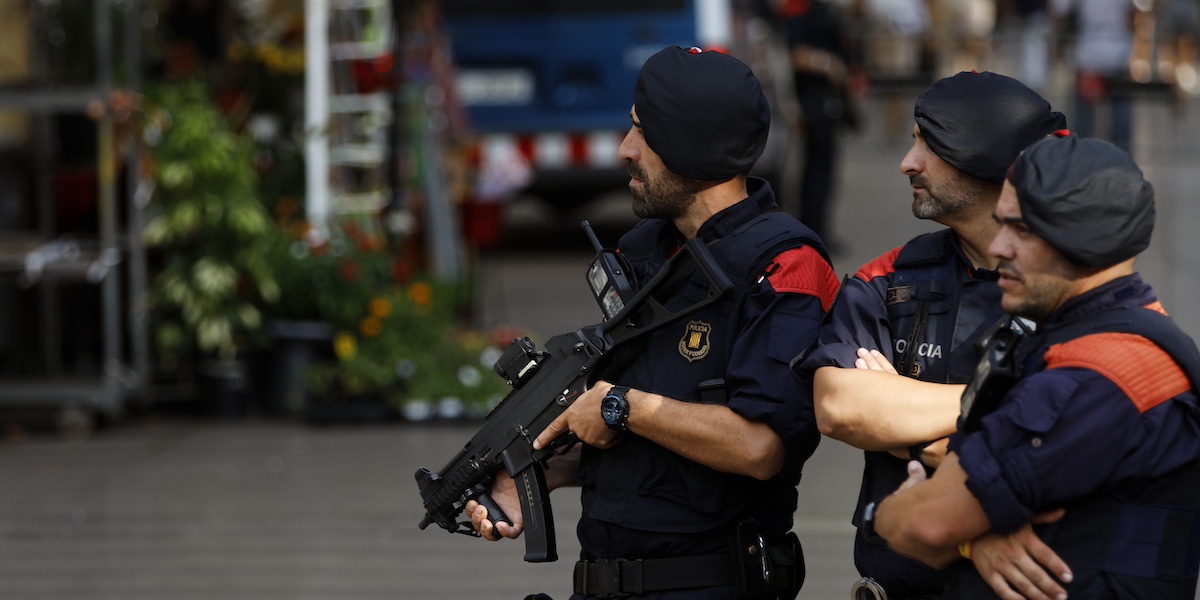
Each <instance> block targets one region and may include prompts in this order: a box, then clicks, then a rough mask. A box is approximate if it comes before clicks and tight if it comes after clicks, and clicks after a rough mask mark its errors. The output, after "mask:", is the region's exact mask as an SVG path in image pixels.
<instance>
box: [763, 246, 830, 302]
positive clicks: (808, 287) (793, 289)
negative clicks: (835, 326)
mask: <svg viewBox="0 0 1200 600" xmlns="http://www.w3.org/2000/svg"><path fill="white" fill-rule="evenodd" d="M775 263H776V264H778V265H779V269H778V270H777V271H775V272H774V273H771V274H770V275H769V276H768V278H769V280H770V282H771V287H772V288H773V289H774V290H775V291H776V292H790V293H794V294H807V295H809V296H815V297H817V298H818V299H820V300H821V310H824V311H826V312H828V311H829V307H830V306H831V305H832V304H833V299H834V297H836V296H837V292H838V287H839V283H838V278H837V275H836V274H835V273H834V272H833V268H832V267H830V266H829V263H827V262H825V259H824V258H821V255H820V254H819V253H817V251H816V250H813V249H812V248H811V247H809V246H801V247H799V248H793V249H791V250H788V251H786V252H784V253H783V254H780V255H779V256H776V257H775Z"/></svg>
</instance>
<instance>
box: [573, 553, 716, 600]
mask: <svg viewBox="0 0 1200 600" xmlns="http://www.w3.org/2000/svg"><path fill="white" fill-rule="evenodd" d="M729 562H730V561H729V555H728V554H707V555H703V556H681V557H678V558H650V559H638V560H624V559H600V560H581V561H579V562H577V563H575V593H576V594H586V595H588V596H596V597H599V598H617V597H619V596H620V595H622V594H641V593H643V592H659V591H663V590H679V589H690V588H703V587H717V586H725V585H733V574H732V573H731V572H730V566H729Z"/></svg>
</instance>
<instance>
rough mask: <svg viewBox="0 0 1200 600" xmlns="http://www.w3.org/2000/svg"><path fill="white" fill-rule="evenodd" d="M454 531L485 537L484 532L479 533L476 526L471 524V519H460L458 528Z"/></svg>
mask: <svg viewBox="0 0 1200 600" xmlns="http://www.w3.org/2000/svg"><path fill="white" fill-rule="evenodd" d="M454 533H461V534H463V535H469V536H471V537H483V534H481V533H479V532H478V531H475V528H474V527H472V526H471V522H470V521H459V522H458V529H455V530H454Z"/></svg>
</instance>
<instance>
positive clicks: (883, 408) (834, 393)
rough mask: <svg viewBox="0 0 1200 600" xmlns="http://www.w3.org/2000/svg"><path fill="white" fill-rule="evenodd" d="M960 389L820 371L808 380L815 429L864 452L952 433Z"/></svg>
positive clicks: (858, 373)
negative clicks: (816, 426)
mask: <svg viewBox="0 0 1200 600" xmlns="http://www.w3.org/2000/svg"><path fill="white" fill-rule="evenodd" d="M965 388H966V386H965V385H959V384H943V383H931V382H927V381H919V380H916V379H912V378H909V377H902V376H900V375H892V374H889V373H881V372H878V371H870V370H865V369H843V368H840V367H821V368H820V369H817V371H816V373H815V375H814V377H813V399H814V407H815V411H816V417H817V425H818V427H820V429H821V433H822V434H824V435H826V436H829V437H832V438H834V439H837V440H841V441H843V442H846V443H847V444H850V445H852V446H854V447H856V448H861V449H863V450H873V451H886V450H892V449H897V448H905V447H907V446H911V445H914V444H920V443H924V442H928V441H930V440H936V439H940V438H943V437H946V436H948V435H950V434H951V433H954V431H955V429H956V427H957V421H958V414H959V406H960V405H959V402H960V398H961V396H962V392H963V390H964V389H965Z"/></svg>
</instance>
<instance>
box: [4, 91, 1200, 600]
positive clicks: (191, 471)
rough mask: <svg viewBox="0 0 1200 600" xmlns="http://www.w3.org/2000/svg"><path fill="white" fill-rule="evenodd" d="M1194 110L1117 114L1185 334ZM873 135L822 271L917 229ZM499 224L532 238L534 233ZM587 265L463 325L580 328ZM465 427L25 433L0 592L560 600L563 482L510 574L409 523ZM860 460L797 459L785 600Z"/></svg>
mask: <svg viewBox="0 0 1200 600" xmlns="http://www.w3.org/2000/svg"><path fill="white" fill-rule="evenodd" d="M1198 108H1200V107H1198V106H1197V105H1196V104H1195V103H1193V104H1191V105H1189V106H1187V110H1186V111H1185V112H1183V113H1175V112H1172V111H1171V110H1170V109H1169V108H1168V107H1167V106H1166V105H1165V104H1163V103H1157V102H1156V103H1150V102H1144V103H1140V104H1139V105H1138V106H1137V109H1136V113H1135V115H1136V123H1137V124H1138V129H1137V138H1136V140H1135V141H1136V147H1135V156H1136V157H1137V158H1138V159H1139V160H1140V162H1141V164H1142V165H1143V167H1144V168H1145V170H1146V172H1147V175H1148V177H1149V179H1150V180H1151V181H1152V182H1153V183H1154V184H1155V187H1156V189H1157V190H1158V198H1159V224H1158V231H1157V233H1156V235H1155V238H1154V242H1153V244H1152V246H1151V249H1150V251H1148V252H1147V253H1146V255H1145V257H1144V259H1143V260H1142V261H1141V262H1140V264H1139V266H1140V268H1141V269H1142V271H1143V272H1144V273H1145V275H1146V276H1147V279H1148V280H1149V281H1150V282H1151V283H1152V284H1153V285H1155V286H1156V287H1157V288H1158V289H1159V291H1160V292H1161V294H1162V296H1163V301H1164V304H1165V305H1166V306H1167V308H1168V310H1170V311H1172V312H1173V313H1174V314H1175V316H1176V318H1177V319H1178V320H1179V322H1180V323H1181V324H1182V325H1183V326H1184V328H1185V329H1186V330H1188V331H1189V332H1191V333H1192V334H1193V335H1198V334H1200V310H1198V309H1197V307H1196V303H1195V301H1194V300H1193V299H1194V298H1196V297H1197V292H1200V289H1198V288H1200V284H1198V283H1197V281H1196V274H1197V273H1200V269H1197V266H1198V265H1197V261H1198V260H1200V235H1198V233H1197V232H1200V227H1198V226H1200V204H1198V203H1196V202H1195V201H1194V197H1195V195H1196V191H1197V190H1200V169H1197V168H1196V166H1197V158H1198V157H1200V148H1198V147H1197V146H1198V145H1200V136H1197V132H1200V126H1198V124H1197V112H1196V111H1197V109H1198ZM868 114H873V113H871V112H870V111H868ZM876 127H877V126H876V125H872V126H871V128H869V129H868V130H867V131H866V132H864V133H863V134H860V135H859V136H856V137H851V138H848V139H847V147H846V148H845V151H844V154H843V156H844V163H843V170H842V172H841V174H840V180H841V193H840V201H839V203H838V204H837V206H836V209H835V227H836V229H837V234H836V237H837V238H838V239H840V240H841V241H842V249H841V251H839V252H838V253H837V254H836V255H835V256H834V258H835V262H836V266H837V270H838V271H839V274H841V273H847V272H852V271H853V270H854V269H855V268H856V267H857V266H858V265H860V264H862V263H863V262H865V261H867V260H869V259H870V258H873V257H874V256H876V255H878V254H879V253H881V252H882V251H884V250H886V249H888V248H891V247H893V246H896V245H899V244H901V243H903V242H904V241H905V240H907V239H908V238H909V237H911V236H912V235H915V234H916V233H919V232H921V231H925V230H928V229H930V228H932V226H931V225H930V224H925V223H920V222H918V221H916V220H914V219H913V218H912V217H911V214H910V213H909V202H910V195H909V193H908V190H907V186H906V181H905V180H904V178H903V177H902V176H901V175H900V174H899V172H898V169H897V164H898V162H899V160H900V158H901V156H902V155H903V154H904V152H905V151H906V149H907V147H908V144H909V140H908V138H907V137H906V136H904V135H901V136H898V137H894V138H889V137H886V136H884V135H882V134H881V133H880V132H879V131H877V130H876ZM625 201H626V200H622V199H621V197H620V195H617V196H616V197H614V198H610V199H608V200H606V201H603V202H601V203H598V204H596V205H593V206H591V207H589V208H588V209H586V210H585V211H584V212H585V213H586V214H583V215H582V216H588V217H592V218H597V216H598V215H599V216H603V218H610V219H616V220H618V221H620V220H621V219H628V216H627V213H623V211H622V209H621V203H622V202H625ZM522 206H523V205H522V204H521V203H518V204H516V205H514V208H513V211H514V214H516V213H518V212H520V211H521V210H525V208H522ZM626 206H627V205H626ZM575 222H578V221H577V220H576V221H575ZM523 226H525V225H522V223H520V222H519V219H516V220H514V223H513V227H514V228H520V227H523ZM518 233H519V234H520V235H538V234H537V229H536V228H533V227H529V228H527V229H522V230H520V231H519V232H518ZM588 258H590V256H588V255H586V254H584V253H577V252H573V251H572V252H567V251H558V250H552V251H551V250H548V251H547V252H544V253H538V254H533V255H529V254H522V255H519V256H516V255H506V254H503V253H500V254H487V255H484V256H483V257H482V258H481V259H480V260H481V262H480V265H481V267H482V269H481V271H480V272H481V281H480V283H481V288H480V289H481V294H482V296H481V298H482V302H481V312H480V316H479V318H480V321H481V323H480V324H481V325H495V324H502V323H503V324H513V325H519V326H524V327H528V328H530V329H531V330H532V331H533V332H534V333H535V335H538V336H540V337H541V338H542V339H545V337H548V336H550V335H553V334H557V333H561V332H564V331H568V330H570V329H574V328H576V327H578V326H580V325H583V324H586V323H591V322H595V321H596V320H597V319H598V317H599V312H598V310H597V309H596V308H595V306H594V305H593V303H592V300H591V298H590V296H589V295H588V293H587V291H586V289H585V288H584V283H583V277H582V269H583V265H584V264H585V261H586V260H587V259H588ZM474 427H475V426H473V425H470V424H459V425H424V426H417V425H412V424H387V425H377V426H369V427H325V428H319V427H311V426H306V425H303V424H298V423H290V422H264V421H247V422H238V423H219V422H205V421H193V420H183V419H166V418H160V419H153V420H152V419H138V420H133V421H129V422H126V423H122V424H119V425H117V426H115V427H110V428H107V429H103V430H101V431H100V432H99V433H98V434H97V435H96V436H94V437H93V438H92V439H90V440H88V441H86V442H65V441H60V440H58V439H56V438H53V437H50V436H48V435H42V434H36V433H35V434H34V435H32V436H30V437H26V438H24V439H21V440H14V439H8V440H6V441H3V442H0V598H5V599H8V598H20V599H24V598H31V599H44V600H76V599H84V598H86V599H101V600H102V599H108V598H113V599H117V598H120V599H122V600H140V599H160V598H180V599H189V600H190V599H197V600H199V599H210V598H213V599H215V598H220V599H222V600H239V599H243V598H245V599H251V598H253V599H254V600H272V599H309V598H312V599H318V598H319V599H329V598H339V599H340V598H348V599H373V598H403V599H406V600H408V599H411V600H426V599H442V598H451V599H456V598H488V599H492V598H494V599H519V598H523V597H524V595H525V594H528V593H532V592H539V591H542V592H546V593H549V594H550V595H551V596H553V597H555V598H558V599H559V600H562V599H563V598H566V597H567V596H568V595H569V585H570V582H569V580H570V563H571V561H572V557H573V556H574V555H575V554H576V553H577V552H578V545H577V542H576V541H575V537H574V533H573V523H574V521H575V519H576V518H577V517H578V514H579V506H578V496H577V493H576V492H574V491H572V490H560V491H556V492H555V493H554V494H553V496H552V499H553V502H554V506H555V511H556V516H557V523H556V525H557V532H558V541H559V544H558V545H559V553H560V556H562V559H561V560H560V561H559V562H556V563H550V564H537V565H535V564H527V563H524V562H523V561H522V560H521V555H522V553H523V552H522V547H521V545H520V544H519V543H496V544H488V543H484V542H481V541H479V540H474V539H469V538H466V537H463V536H452V535H448V534H446V533H445V532H442V531H440V530H427V531H418V530H417V528H416V524H417V522H418V521H419V520H420V517H421V509H420V505H419V502H418V500H419V498H418V496H417V492H416V486H415V484H414V482H413V479H412V473H413V472H414V471H415V470H416V469H417V467H419V466H425V467H430V468H435V469H436V468H440V467H441V466H442V465H443V464H444V462H445V461H446V460H448V459H449V458H450V457H451V456H452V454H453V453H454V452H456V451H457V450H458V449H459V448H460V447H461V445H462V443H464V442H465V441H466V440H467V438H468V437H469V436H470V434H471V433H472V432H473V430H474ZM859 468H860V458H859V453H858V452H857V451H855V450H853V449H851V448H849V447H848V446H846V445H844V444H841V443H839V442H835V441H831V440H825V441H824V442H823V443H822V444H821V447H820V448H819V449H818V451H817V454H816V455H815V456H814V457H813V459H812V460H810V461H809V463H808V466H807V469H806V473H805V477H804V480H803V481H802V483H801V485H800V507H799V510H798V511H797V513H796V521H795V523H796V524H795V529H796V531H797V532H798V533H799V535H800V537H801V539H802V540H803V543H804V546H805V550H806V555H807V559H808V569H809V578H808V583H807V584H806V586H805V588H804V590H803V591H802V592H801V598H812V599H835V600H840V599H843V598H846V597H847V596H848V588H849V586H850V583H851V581H852V580H853V579H854V578H855V574H854V568H853V565H852V559H851V548H852V542H851V540H852V537H851V536H852V534H853V530H852V528H851V527H850V525H849V523H848V521H849V517H850V513H851V507H852V505H853V501H854V498H855V496H856V494H857V488H858V477H859Z"/></svg>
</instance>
